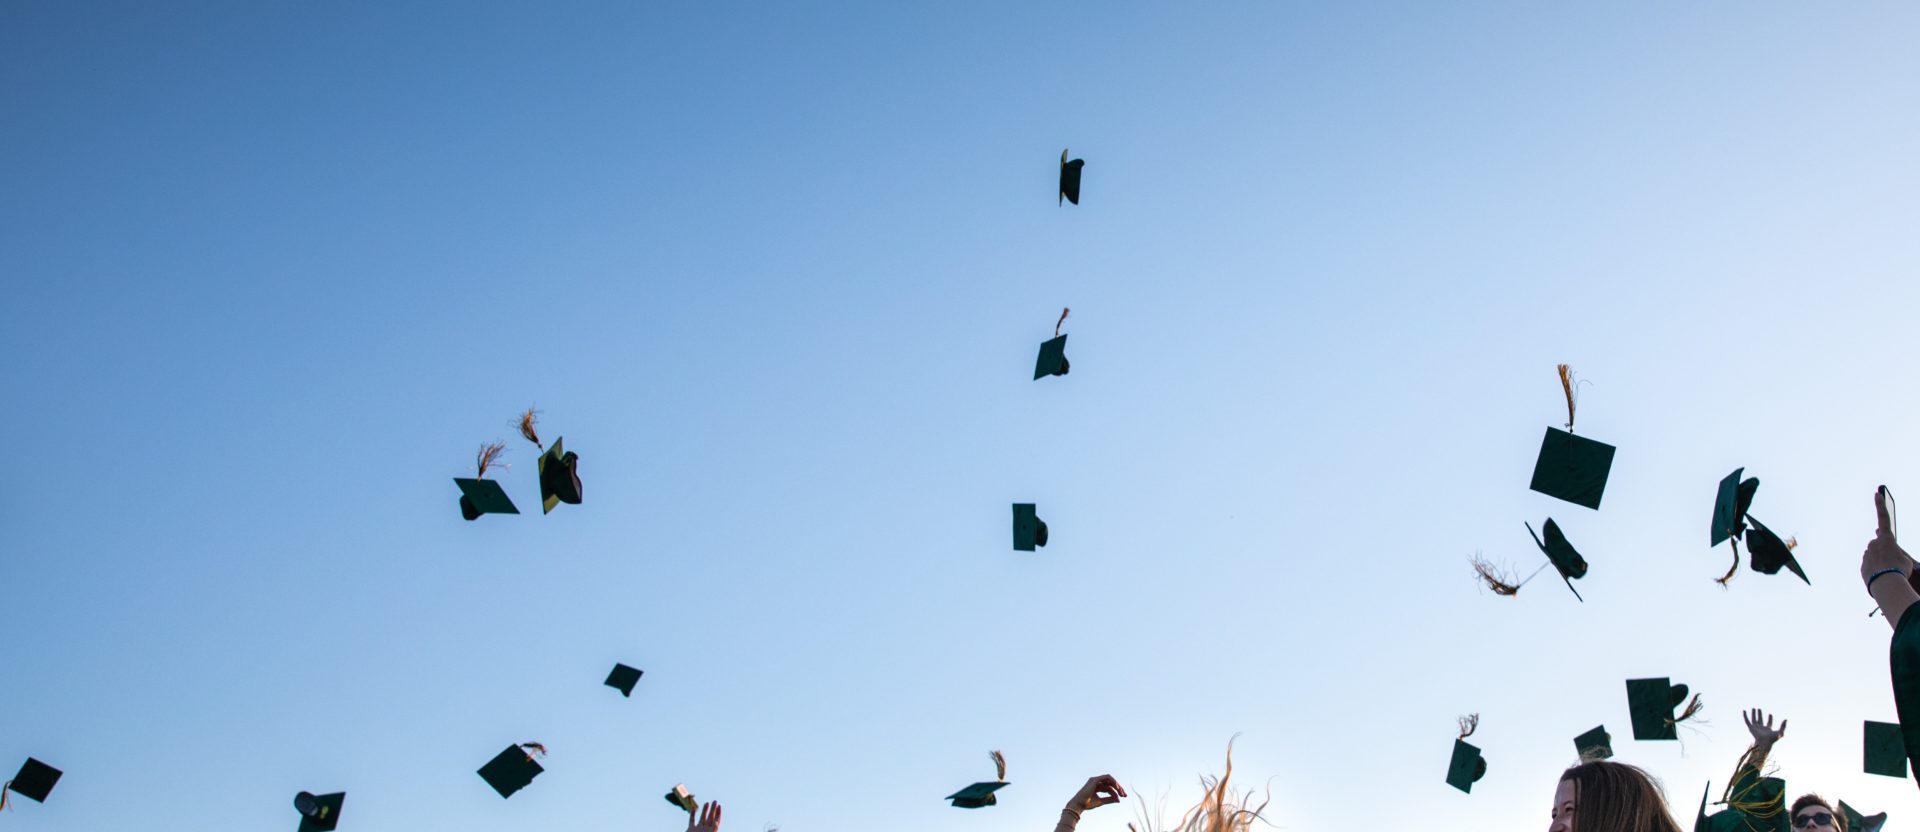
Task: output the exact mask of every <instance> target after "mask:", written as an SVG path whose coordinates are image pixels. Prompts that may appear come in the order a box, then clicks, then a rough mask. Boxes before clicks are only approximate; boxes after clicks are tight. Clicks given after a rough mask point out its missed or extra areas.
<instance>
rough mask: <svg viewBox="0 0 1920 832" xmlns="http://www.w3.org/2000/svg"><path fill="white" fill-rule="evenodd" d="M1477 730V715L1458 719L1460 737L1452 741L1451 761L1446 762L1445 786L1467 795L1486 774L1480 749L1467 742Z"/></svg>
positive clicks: (1485, 766) (1478, 725)
mask: <svg viewBox="0 0 1920 832" xmlns="http://www.w3.org/2000/svg"><path fill="white" fill-rule="evenodd" d="M1479 728H1480V715H1479V714H1468V715H1467V716H1463V717H1460V735H1459V736H1457V737H1454V739H1453V759H1451V760H1448V761H1447V785H1449V786H1452V787H1454V788H1456V789H1459V790H1461V791H1463V792H1466V793H1467V794H1472V793H1473V784H1474V783H1477V782H1479V781H1480V778H1482V777H1485V776H1486V774H1487V761H1486V759H1485V758H1483V757H1481V756H1480V749H1479V748H1476V747H1474V745H1473V744H1472V743H1470V742H1467V738H1468V737H1471V736H1473V732H1474V731H1476V730H1478V729H1479Z"/></svg>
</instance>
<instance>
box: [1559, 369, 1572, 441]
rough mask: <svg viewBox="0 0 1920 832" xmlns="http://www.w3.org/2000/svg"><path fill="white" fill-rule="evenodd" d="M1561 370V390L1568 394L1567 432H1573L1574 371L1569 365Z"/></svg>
mask: <svg viewBox="0 0 1920 832" xmlns="http://www.w3.org/2000/svg"><path fill="white" fill-rule="evenodd" d="M1558 366H1559V368H1560V389H1561V391H1563V392H1565V393H1566V394H1567V432H1568V433H1572V432H1573V371H1572V370H1571V369H1568V367H1567V365H1565V364H1561V365H1558Z"/></svg>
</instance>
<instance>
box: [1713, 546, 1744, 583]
mask: <svg viewBox="0 0 1920 832" xmlns="http://www.w3.org/2000/svg"><path fill="white" fill-rule="evenodd" d="M1727 545H1729V546H1732V547H1733V565H1732V566H1729V567H1727V574H1725V575H1721V576H1720V577H1718V578H1714V579H1713V582H1714V583H1716V584H1719V585H1720V588H1721V589H1726V588H1727V585H1728V584H1730V583H1732V582H1733V576H1734V575H1735V574H1736V573H1738V572H1739V571H1740V544H1739V543H1738V542H1737V541H1735V540H1733V539H1732V538H1728V539H1727Z"/></svg>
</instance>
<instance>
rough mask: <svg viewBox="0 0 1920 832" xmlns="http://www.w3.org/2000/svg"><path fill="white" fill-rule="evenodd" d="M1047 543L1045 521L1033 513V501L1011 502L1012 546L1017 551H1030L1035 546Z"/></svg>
mask: <svg viewBox="0 0 1920 832" xmlns="http://www.w3.org/2000/svg"><path fill="white" fill-rule="evenodd" d="M1045 545H1047V521H1045V520H1042V519H1040V516H1039V515H1038V514H1035V513H1034V504H1033V503H1014V504H1013V548H1014V550H1015V551H1019V552H1031V551H1033V548H1034V547H1035V546H1045Z"/></svg>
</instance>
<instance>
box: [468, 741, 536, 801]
mask: <svg viewBox="0 0 1920 832" xmlns="http://www.w3.org/2000/svg"><path fill="white" fill-rule="evenodd" d="M545 770H546V769H543V768H541V767H540V764H539V763H537V762H534V759H533V755H532V754H529V753H527V750H526V749H525V748H522V747H521V746H518V745H509V746H507V750H505V751H502V752H500V753H499V754H496V755H494V757H493V759H491V760H488V761H487V764H486V765H484V766H481V767H480V779H482V780H485V781H487V785H489V786H492V787H493V790H494V791H496V792H499V793H500V796H501V797H512V796H513V793H514V792H517V791H519V790H521V789H524V788H526V787H527V784H528V783H531V782H533V778H535V777H538V776H540V772H542V771H545Z"/></svg>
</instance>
